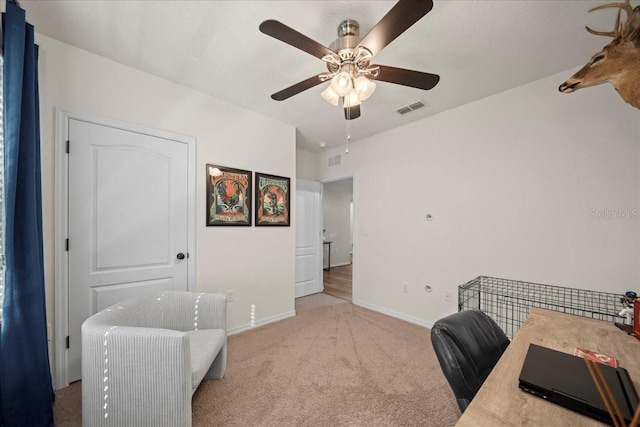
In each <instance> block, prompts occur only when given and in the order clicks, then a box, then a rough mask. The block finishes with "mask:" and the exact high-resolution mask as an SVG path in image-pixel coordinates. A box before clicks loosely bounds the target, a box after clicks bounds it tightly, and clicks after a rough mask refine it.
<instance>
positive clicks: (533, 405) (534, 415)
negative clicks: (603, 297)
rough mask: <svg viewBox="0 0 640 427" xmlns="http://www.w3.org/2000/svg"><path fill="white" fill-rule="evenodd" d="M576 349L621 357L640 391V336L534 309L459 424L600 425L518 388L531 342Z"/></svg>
mask: <svg viewBox="0 0 640 427" xmlns="http://www.w3.org/2000/svg"><path fill="white" fill-rule="evenodd" d="M530 343H534V344H539V345H542V346H545V347H549V348H553V349H555V350H559V351H563V352H565V353H570V354H573V350H574V348H576V347H583V348H586V349H589V350H595V351H599V352H601V353H605V354H610V355H612V356H615V357H617V359H618V366H621V367H623V368H626V369H627V370H628V371H629V375H630V376H631V379H632V380H633V384H634V386H635V387H636V390H637V391H638V392H640V341H638V340H637V339H635V338H634V337H632V336H630V335H627V334H625V333H624V332H622V331H621V330H620V329H618V328H616V327H615V326H613V324H611V323H608V322H603V321H600V320H594V319H588V318H585V317H579V316H573V315H571V314H564V313H558V312H555V311H549V310H543V309H540V308H533V309H532V310H531V313H529V316H528V317H527V319H526V320H525V322H524V323H523V325H522V328H520V330H519V331H518V333H517V334H516V336H515V338H514V340H513V341H512V342H511V344H510V345H509V347H508V348H507V350H506V351H505V352H504V354H503V355H502V357H501V358H500V360H499V361H498V363H497V364H496V366H495V367H494V369H493V371H491V374H490V375H489V377H488V378H487V380H486V381H485V383H484V384H483V385H482V388H481V389H480V391H479V392H478V394H477V395H476V397H475V398H474V399H473V401H472V402H471V404H470V405H469V407H468V408H467V410H466V411H465V412H464V414H463V415H462V417H461V418H460V420H459V421H458V423H457V424H456V426H460V427H465V426H469V427H471V426H473V427H478V426H491V427H493V426H575V427H585V426H602V425H604V424H602V423H600V422H598V421H596V420H594V419H591V418H588V417H586V416H584V415H581V414H579V413H577V412H573V411H570V410H568V409H565V408H563V407H561V406H559V405H556V404H554V403H550V402H547V401H545V400H543V399H541V398H539V397H536V396H532V395H530V394H528V393H526V392H524V391H522V390H520V389H519V388H518V377H519V376H520V370H521V369H522V363H523V362H524V358H525V355H526V354H527V350H528V348H529V344H530Z"/></svg>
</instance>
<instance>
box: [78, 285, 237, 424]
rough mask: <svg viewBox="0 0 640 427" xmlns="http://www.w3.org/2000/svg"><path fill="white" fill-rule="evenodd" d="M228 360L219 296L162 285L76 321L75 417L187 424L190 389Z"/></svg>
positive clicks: (216, 372) (222, 302) (220, 373)
mask: <svg viewBox="0 0 640 427" xmlns="http://www.w3.org/2000/svg"><path fill="white" fill-rule="evenodd" d="M226 364H227V334H226V297H225V295H222V294H205V293H193V292H173V291H167V292H162V293H160V294H158V295H156V296H154V297H148V296H144V297H142V296H141V297H136V298H132V299H128V300H126V301H123V302H121V303H118V304H115V305H113V306H111V307H109V308H106V309H104V310H102V311H100V312H98V313H96V314H95V315H93V316H91V317H90V318H89V319H87V320H86V321H85V322H84V323H83V325H82V424H83V425H85V426H154V427H158V426H167V427H177V426H191V397H192V395H193V393H194V392H195V390H196V389H197V387H198V385H199V384H200V382H201V381H202V380H203V379H220V378H222V377H223V376H224V373H225V370H226Z"/></svg>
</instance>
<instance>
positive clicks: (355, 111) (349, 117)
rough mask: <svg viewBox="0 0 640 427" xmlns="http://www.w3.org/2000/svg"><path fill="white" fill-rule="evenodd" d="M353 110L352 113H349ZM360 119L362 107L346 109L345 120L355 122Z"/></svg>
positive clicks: (355, 106)
mask: <svg viewBox="0 0 640 427" xmlns="http://www.w3.org/2000/svg"><path fill="white" fill-rule="evenodd" d="M349 109H351V112H349ZM358 117H360V105H354V106H352V107H344V118H345V120H353V119H357V118H358Z"/></svg>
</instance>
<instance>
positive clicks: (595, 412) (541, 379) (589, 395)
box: [519, 344, 638, 425]
mask: <svg viewBox="0 0 640 427" xmlns="http://www.w3.org/2000/svg"><path fill="white" fill-rule="evenodd" d="M599 366H600V368H601V370H602V373H603V374H604V377H605V378H606V380H607V382H608V383H609V385H610V387H611V390H612V392H613V395H614V396H615V399H616V400H617V401H618V404H619V406H620V410H621V412H622V415H623V417H624V418H625V420H627V422H630V421H631V419H632V418H633V414H634V412H635V409H636V407H637V406H638V394H637V393H636V390H635V388H634V387H633V383H632V382H631V379H630V378H629V374H628V373H627V371H626V370H625V369H624V368H620V367H619V368H613V367H611V366H607V365H599ZM519 387H520V388H521V389H522V390H524V391H526V392H528V393H531V394H533V395H535V396H538V397H541V398H543V399H545V400H548V401H549V402H553V403H555V404H558V405H561V406H564V407H565V408H568V409H571V410H573V411H576V412H579V413H581V414H584V415H586V416H588V417H591V418H594V419H596V420H599V421H602V422H605V423H608V424H610V425H613V421H612V420H611V417H610V416H609V413H608V412H607V408H606V406H605V404H604V402H603V401H602V398H601V397H600V394H599V393H598V389H597V388H596V385H595V383H594V381H593V379H592V378H591V375H590V374H589V370H588V368H587V365H586V364H585V361H584V360H583V359H582V358H580V357H577V356H574V355H571V354H567V353H562V352H560V351H556V350H552V349H550V348H547V347H542V346H539V345H536V344H530V345H529V350H528V352H527V355H526V357H525V360H524V364H523V366H522V371H521V372H520V378H519Z"/></svg>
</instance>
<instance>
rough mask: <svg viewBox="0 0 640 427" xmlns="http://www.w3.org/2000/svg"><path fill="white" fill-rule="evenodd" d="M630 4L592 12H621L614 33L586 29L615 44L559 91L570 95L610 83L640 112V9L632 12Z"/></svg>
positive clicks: (609, 45) (589, 63) (607, 46)
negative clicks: (621, 18) (610, 10)
mask: <svg viewBox="0 0 640 427" xmlns="http://www.w3.org/2000/svg"><path fill="white" fill-rule="evenodd" d="M629 1H630V0H626V1H625V2H624V3H610V4H605V5H601V6H597V7H594V8H592V9H590V10H589V12H592V11H594V10H599V9H604V8H609V7H617V8H619V10H618V18H617V20H616V27H615V29H614V30H613V31H609V32H604V31H594V30H592V29H591V28H589V27H586V29H587V31H589V32H590V33H591V34H595V35H599V36H607V37H613V41H611V43H609V44H608V45H606V46H605V47H604V48H603V49H602V50H601V51H600V52H598V53H596V54H595V55H593V57H592V58H591V60H590V61H589V62H588V63H587V64H586V65H585V66H584V67H582V69H580V71H578V72H577V73H575V74H574V75H573V76H571V78H569V80H567V81H566V82H564V83H562V84H561V85H560V87H559V88H558V89H559V90H560V92H563V93H570V92H573V91H575V90H578V89H581V88H583V87H590V86H595V85H599V84H601V83H604V82H609V83H611V84H612V85H613V87H615V88H616V90H617V91H618V93H619V94H620V96H621V97H622V99H624V100H625V101H626V102H628V103H629V104H631V105H633V106H634V107H636V108H638V109H640V6H638V7H636V8H635V9H634V10H632V8H631V4H630V3H629ZM623 10H624V11H625V12H626V14H627V20H626V22H624V23H621V22H620V12H622V11H623Z"/></svg>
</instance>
